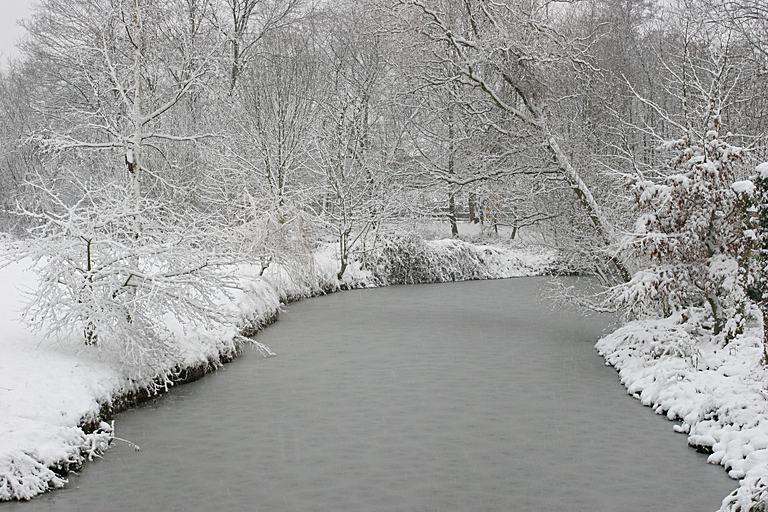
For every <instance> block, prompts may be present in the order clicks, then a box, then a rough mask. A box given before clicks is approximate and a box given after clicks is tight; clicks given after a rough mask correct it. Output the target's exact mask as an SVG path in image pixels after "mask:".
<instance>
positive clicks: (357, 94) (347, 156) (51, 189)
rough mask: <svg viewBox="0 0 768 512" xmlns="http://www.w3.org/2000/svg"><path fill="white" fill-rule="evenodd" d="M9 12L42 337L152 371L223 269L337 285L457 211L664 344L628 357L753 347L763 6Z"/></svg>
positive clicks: (213, 303)
mask: <svg viewBox="0 0 768 512" xmlns="http://www.w3.org/2000/svg"><path fill="white" fill-rule="evenodd" d="M24 25H25V28H26V32H27V34H26V36H25V37H24V38H23V39H22V40H21V41H20V42H19V46H20V49H21V57H20V58H17V59H15V60H13V61H11V62H9V64H8V65H7V66H6V67H5V68H4V69H3V68H0V243H1V244H2V245H3V246H4V250H3V251H2V262H3V263H4V265H6V266H8V265H12V264H14V263H17V262H20V261H23V262H29V264H30V265H31V266H32V267H34V268H35V271H36V272H37V273H38V275H39V286H38V287H37V288H36V289H35V290H34V291H33V292H31V293H30V294H29V296H28V302H27V304H26V305H25V306H24V312H23V317H24V320H25V322H27V323H28V324H29V325H30V326H31V327H32V328H33V329H35V330H36V331H38V332H42V333H44V334H45V335H46V336H49V335H50V336H70V337H71V336H74V337H76V338H77V340H78V343H79V344H82V345H87V346H95V347H98V348H99V349H100V350H105V349H106V350H109V351H112V352H114V353H118V354H120V357H121V358H123V359H124V360H125V361H131V362H133V363H135V364H136V365H138V366H141V367H142V368H144V369H145V368H146V366H147V365H149V367H150V368H153V369H156V366H155V365H154V362H156V361H157V360H160V359H162V358H164V357H166V355H167V353H168V352H169V351H172V350H173V347H172V345H173V342H172V340H171V338H172V335H171V331H172V329H171V328H169V327H168V318H169V317H172V318H173V319H174V321H175V322H177V323H179V324H181V325H196V326H198V325H199V326H206V327H210V326H216V325H225V324H228V323H231V322H232V319H231V312H229V311H225V310H223V309H222V308H220V307H219V304H220V303H221V301H222V297H230V296H232V294H233V293H235V292H236V290H238V289H239V288H242V284H241V282H240V280H239V277H238V272H239V269H242V268H243V266H246V265H255V266H256V268H257V273H258V274H259V275H262V274H264V275H266V274H268V273H269V272H273V271H275V272H276V271H277V270H275V269H280V270H279V271H280V272H284V273H285V274H286V275H289V276H290V277H291V279H292V280H294V281H297V282H303V281H306V282H308V281H309V280H311V278H312V277H311V276H312V274H313V272H314V271H315V270H314V268H315V266H316V265H317V262H316V255H317V254H318V252H322V251H323V250H326V249H327V250H330V251H331V252H332V253H333V258H332V259H333V265H334V268H333V273H334V275H335V280H334V282H333V284H332V286H331V285H328V286H329V287H332V288H344V287H351V285H350V283H349V279H351V277H349V275H350V269H357V270H362V271H365V270H366V269H372V268H374V267H376V266H377V265H379V266H381V265H382V261H383V260H382V258H384V257H385V256H383V254H385V253H386V251H400V253H399V254H406V255H408V257H409V258H411V259H409V260H408V261H409V262H410V263H409V264H410V265H413V264H414V263H413V262H414V261H415V256H414V255H415V254H417V253H419V251H424V250H425V249H424V245H423V244H424V242H423V240H421V238H422V235H421V234H422V233H423V231H424V230H426V229H428V227H429V226H437V228H436V229H438V230H439V231H440V233H439V234H440V236H442V237H448V238H451V237H452V238H454V239H459V238H462V239H466V238H467V236H466V235H464V234H462V233H460V226H462V225H474V226H476V229H477V230H478V231H479V233H480V235H479V236H480V238H481V239H482V240H483V241H484V242H487V243H489V244H500V245H510V244H522V245H533V246H535V247H540V248H542V249H541V250H542V251H544V250H546V251H551V252H552V253H553V254H556V260H557V265H556V266H557V270H556V272H557V273H567V274H578V275H589V276H592V277H594V278H596V279H595V280H594V282H595V283H596V288H595V287H593V288H591V289H590V293H589V294H584V293H576V292H575V291H573V290H568V289H561V290H559V291H558V294H559V295H560V298H561V299H564V300H566V301H568V302H570V303H576V304H578V305H580V306H583V307H586V308H588V309H590V310H592V311H597V312H610V313H614V314H618V315H620V316H621V317H622V318H623V319H625V320H626V321H627V322H631V321H635V322H637V321H643V320H645V321H662V320H663V321H668V322H669V324H668V326H672V327H669V329H671V331H670V332H673V334H674V336H681V337H683V338H685V342H684V343H683V342H680V341H679V339H677V338H676V339H677V341H670V342H669V343H661V344H660V345H659V344H658V343H657V344H655V345H653V347H650V348H649V349H648V350H649V354H651V355H650V356H649V357H652V358H654V359H656V358H658V357H661V356H666V355H669V354H673V355H676V356H679V357H682V358H687V359H690V360H693V359H695V358H696V357H698V355H697V354H698V353H699V352H700V351H701V347H702V346H704V344H707V343H711V344H712V346H715V347H721V348H722V347H727V346H730V345H729V344H732V343H734V342H737V341H738V340H739V339H742V338H743V335H744V333H745V332H747V331H748V330H749V329H753V330H755V329H756V331H755V332H760V334H761V336H760V340H759V343H761V344H762V345H761V348H760V351H761V352H762V363H763V364H764V363H767V362H768V348H763V347H768V322H763V317H764V315H768V291H765V288H766V283H768V163H764V162H768V145H766V143H768V80H766V76H768V2H766V0H78V1H76V2H73V1H70V0H39V2H38V3H37V5H36V6H35V8H34V11H33V15H32V16H31V17H30V18H29V19H28V20H26V21H25V22H24ZM462 254H464V256H463V257H467V258H469V257H473V256H467V254H468V253H461V252H460V253H458V256H457V258H462V256H461V255H462ZM402 257H405V256H398V257H397V258H402ZM395 259H396V258H395ZM449 260H450V258H449ZM462 264H463V263H462V261H447V262H445V263H444V265H443V264H441V265H443V266H444V267H450V266H452V265H456V266H457V267H458V268H460V267H461V265H462ZM478 264H479V263H478ZM427 265H428V263H427ZM388 271H390V274H391V273H392V272H391V269H390V270H388ZM453 278H454V279H455V278H456V276H455V275H454V276H453ZM302 280H303V281H302ZM406 281H407V282H411V281H408V279H404V278H403V279H400V281H398V278H397V277H393V278H392V279H391V282H406ZM630 325H635V326H637V325H641V326H643V325H644V326H645V327H647V325H648V324H637V323H635V324H630ZM665 325H666V324H665ZM763 331H764V333H763ZM73 333H74V334H73ZM632 336H636V335H635V334H633V335H632ZM630 337H631V336H630ZM707 346H708V345H707ZM614 349H615V350H619V349H618V348H616V347H613V348H612V349H605V350H607V351H609V352H610V350H614ZM622 357H623V356H622ZM142 371H143V370H142ZM758 483H759V482H758ZM756 485H757V484H756ZM760 485H763V487H762V489H763V492H765V485H768V484H766V482H763V483H762V484H760ZM760 485H758V487H760ZM755 496H757V495H755ZM760 496H762V495H760ZM753 497H754V496H753ZM750 499H751V498H750ZM755 499H757V498H755ZM734 503H735V502H734ZM742 503H743V502H742ZM734 506H735V505H734ZM733 510H747V509H746V508H743V509H739V508H734V509H733ZM755 510H757V509H755ZM761 510H762V509H761Z"/></svg>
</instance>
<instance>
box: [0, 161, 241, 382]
mask: <svg viewBox="0 0 768 512" xmlns="http://www.w3.org/2000/svg"><path fill="white" fill-rule="evenodd" d="M62 180H63V181H64V183H62V182H61V181H60V182H56V183H49V182H45V181H43V180H42V179H40V180H38V181H37V182H35V183H34V184H33V185H34V186H35V187H37V188H38V189H39V192H40V194H41V195H44V196H45V197H46V200H47V201H46V202H47V205H46V207H45V208H40V209H34V210H30V209H25V208H24V207H20V212H19V213H20V214H21V215H24V216H26V217H27V218H29V219H31V220H32V221H33V222H34V224H33V225H32V227H31V228H30V229H29V232H28V237H26V238H25V239H23V240H20V241H18V242H17V243H15V244H14V246H13V247H14V250H12V251H11V254H10V257H11V258H14V259H21V258H24V257H28V258H30V259H31V260H32V261H34V265H35V267H36V271H37V272H38V274H39V276H40V278H39V286H38V287H37V289H36V290H35V291H34V292H33V293H32V294H31V296H30V300H29V303H28V304H27V305H26V308H25V310H24V313H23V314H24V318H25V320H26V321H27V322H28V323H29V325H30V326H31V327H32V328H33V329H35V330H37V331H42V332H44V333H45V334H46V335H48V336H51V337H53V338H58V339H78V338H79V339H81V340H83V342H84V343H85V344H88V345H97V346H98V347H99V348H101V349H102V350H103V351H106V352H108V353H110V354H112V355H113V356H114V357H117V358H119V360H120V361H121V362H122V364H123V365H124V366H125V368H126V373H127V375H128V376H130V377H132V378H133V377H136V378H138V377H141V376H144V377H147V376H150V377H154V376H155V375H159V374H162V373H163V372H165V371H167V369H168V368H170V367H171V366H172V365H171V364H169V361H172V360H173V356H174V355H175V354H176V351H177V347H176V338H175V337H174V331H180V330H181V329H186V328H189V327H191V328H194V327H199V326H205V327H208V326H211V325H212V324H222V323H231V322H234V318H230V316H231V315H232V312H230V311H227V310H226V309H225V308H222V307H221V306H220V305H221V303H222V300H221V299H222V296H223V294H226V293H227V290H228V288H229V287H231V286H234V285H235V281H234V279H233V277H232V275H231V271H232V267H231V261H230V259H229V257H228V256H225V255H224V254H223V253H222V252H217V247H220V246H222V245H223V244H222V243H221V242H220V240H219V239H218V238H217V233H218V234H219V235H220V234H221V232H222V231H221V230H218V231H217V230H215V229H212V226H211V225H209V224H207V222H208V221H209V220H210V219H209V218H208V217H207V216H205V215H203V214H201V213H200V212H198V213H196V214H195V213H193V212H184V211H183V210H181V209H173V208H170V207H169V206H167V204H166V203H164V202H161V201H157V200H153V199H150V198H147V197H140V198H137V197H136V194H135V190H134V189H132V188H131V186H130V184H127V183H120V182H116V181H107V182H106V183H100V182H98V180H96V179H91V180H82V179H80V178H78V177H77V176H76V175H75V174H74V173H64V175H63V178H62ZM64 190H66V193H65V192H63V191H64ZM148 372H149V373H148Z"/></svg>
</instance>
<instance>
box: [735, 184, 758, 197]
mask: <svg viewBox="0 0 768 512" xmlns="http://www.w3.org/2000/svg"><path fill="white" fill-rule="evenodd" d="M731 189H732V190H733V191H734V192H736V193H737V194H745V195H748V196H751V195H752V194H753V193H754V192H755V184H754V183H752V181H750V180H742V181H734V182H733V183H731Z"/></svg>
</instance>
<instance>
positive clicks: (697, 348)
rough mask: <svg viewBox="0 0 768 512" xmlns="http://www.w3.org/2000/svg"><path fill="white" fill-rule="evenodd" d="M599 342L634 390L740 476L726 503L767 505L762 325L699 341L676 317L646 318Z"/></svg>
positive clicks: (728, 509) (730, 510) (730, 506)
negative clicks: (723, 341) (730, 337)
mask: <svg viewBox="0 0 768 512" xmlns="http://www.w3.org/2000/svg"><path fill="white" fill-rule="evenodd" d="M597 350H598V352H599V353H600V354H601V355H603V356H604V357H605V359H606V361H607V362H608V363H609V364H611V365H612V366H614V367H615V368H616V369H617V370H618V371H619V375H620V378H621V382H622V384H624V385H625V386H626V387H627V390H628V392H629V393H630V394H631V395H633V396H634V397H636V398H637V399H639V400H641V401H642V403H643V404H644V405H646V406H649V407H652V408H653V409H654V410H655V411H656V412H657V413H658V414H664V415H666V416H667V418H669V419H670V420H673V421H679V422H680V423H679V424H677V425H675V426H674V429H675V431H676V432H681V433H685V434H687V435H688V444H690V445H691V446H693V447H696V448H697V449H699V450H700V451H703V452H705V453H709V454H710V455H709V458H708V461H709V462H710V463H712V464H720V465H722V466H724V467H725V469H726V471H728V475H729V476H731V477H732V478H735V479H739V480H740V486H739V487H738V488H737V489H736V491H734V492H733V493H732V494H731V495H729V496H727V497H726V498H725V499H724V500H723V503H722V507H721V509H720V510H721V511H723V512H736V511H739V512H746V511H750V510H751V511H758V510H759V511H762V510H765V507H766V503H767V502H768V401H766V399H767V398H768V387H766V386H767V384H766V383H768V370H767V369H766V367H765V366H764V365H763V364H762V363H761V359H762V357H763V348H762V335H761V328H760V327H758V326H753V327H751V328H750V329H748V330H747V331H746V332H745V333H744V334H743V335H741V336H739V337H737V338H736V339H735V340H734V341H732V342H731V343H729V344H728V345H726V346H724V347H723V346H720V345H717V344H715V343H711V342H710V343H707V342H705V341H701V340H698V339H697V340H696V342H695V343H694V339H693V338H692V335H691V334H689V333H687V332H686V331H684V330H683V329H682V328H681V327H680V325H679V324H678V323H676V322H675V319H674V318H672V319H664V320H642V321H635V322H631V323H629V324H627V325H625V326H624V327H622V328H620V329H618V330H617V331H615V332H613V333H612V334H610V335H608V336H606V337H604V338H602V339H601V340H600V341H599V342H598V343H597ZM692 492H695V491H693V490H692Z"/></svg>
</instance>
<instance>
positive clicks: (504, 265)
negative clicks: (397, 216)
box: [369, 235, 553, 284]
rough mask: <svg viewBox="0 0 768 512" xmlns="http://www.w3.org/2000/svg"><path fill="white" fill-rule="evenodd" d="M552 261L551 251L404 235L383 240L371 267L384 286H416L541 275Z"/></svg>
mask: <svg viewBox="0 0 768 512" xmlns="http://www.w3.org/2000/svg"><path fill="white" fill-rule="evenodd" d="M552 260H553V257H552V255H551V254H550V253H548V252H546V253H544V254H541V255H538V256H537V255H534V254H532V253H518V254H511V253H510V251H509V250H505V249H503V248H500V247H494V246H490V245H475V244H471V243H467V242H463V241H461V240H456V239H445V240H432V241H425V240H422V239H421V238H419V237H417V236H413V235H404V236H392V237H389V238H385V239H384V240H382V241H381V243H380V245H379V247H378V248H377V250H376V251H375V253H374V255H373V258H372V262H371V263H370V264H369V265H370V267H371V272H372V273H373V276H374V277H375V278H376V279H377V281H378V282H379V283H381V284H415V283H443V282H451V281H467V280H473V279H499V278H507V277H519V276H525V275H540V274H541V273H542V270H545V269H548V268H549V264H550V263H551V262H552Z"/></svg>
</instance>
